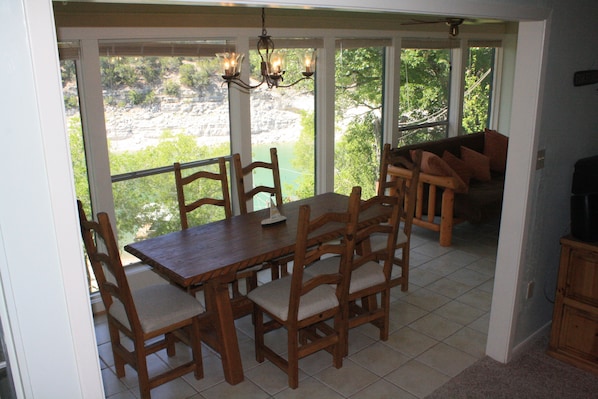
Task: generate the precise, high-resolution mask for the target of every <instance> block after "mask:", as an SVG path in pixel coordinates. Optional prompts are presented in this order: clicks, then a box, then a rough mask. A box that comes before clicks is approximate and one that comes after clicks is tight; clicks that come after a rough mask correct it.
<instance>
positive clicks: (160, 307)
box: [109, 284, 204, 333]
mask: <svg viewBox="0 0 598 399" xmlns="http://www.w3.org/2000/svg"><path fill="white" fill-rule="evenodd" d="M132 295H133V301H134V302H135V307H136V308H137V314H138V315H139V321H140V323H141V328H142V329H143V331H144V332H145V333H150V332H152V331H156V330H159V329H161V328H164V327H167V326H169V325H171V324H174V323H178V322H179V321H182V320H186V319H189V318H191V317H193V316H197V315H199V314H200V313H203V311H204V308H203V306H202V305H201V304H200V303H199V302H198V301H197V300H196V299H195V298H194V297H192V296H191V295H189V294H187V293H186V292H184V291H183V290H181V289H180V288H177V287H175V286H173V285H170V284H157V285H152V286H149V287H145V288H142V289H139V290H137V291H134V292H133V294H132ZM109 313H110V315H111V316H112V317H114V318H115V319H117V320H118V321H120V322H121V323H122V324H124V325H125V326H126V327H128V328H131V327H130V325H129V320H128V319H127V316H126V314H125V308H124V306H123V304H122V303H121V302H119V301H115V302H114V303H113V304H112V306H111V307H110V310H109Z"/></svg>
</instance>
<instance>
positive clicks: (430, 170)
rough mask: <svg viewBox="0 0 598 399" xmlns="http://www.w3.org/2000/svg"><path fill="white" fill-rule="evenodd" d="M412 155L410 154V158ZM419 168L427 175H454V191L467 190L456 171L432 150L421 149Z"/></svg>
mask: <svg viewBox="0 0 598 399" xmlns="http://www.w3.org/2000/svg"><path fill="white" fill-rule="evenodd" d="M413 155H414V154H411V157H412V158H413ZM420 170H421V171H422V172H423V173H427V174H429V175H434V176H449V177H454V178H456V179H457V188H455V191H456V192H459V193H464V192H467V189H468V185H467V184H465V182H464V181H463V179H461V177H460V176H459V175H458V174H457V172H455V171H454V170H453V169H452V168H451V167H450V166H449V165H448V164H447V163H446V162H445V161H443V160H442V158H440V157H439V156H438V155H436V154H434V153H432V152H429V151H422V159H421V166H420Z"/></svg>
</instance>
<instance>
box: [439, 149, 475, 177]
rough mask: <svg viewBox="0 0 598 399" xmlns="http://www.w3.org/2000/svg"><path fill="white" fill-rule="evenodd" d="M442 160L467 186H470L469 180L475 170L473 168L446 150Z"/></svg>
mask: <svg viewBox="0 0 598 399" xmlns="http://www.w3.org/2000/svg"><path fill="white" fill-rule="evenodd" d="M442 160H443V161H445V162H446V163H447V164H448V166H450V167H451V168H452V169H453V170H454V171H455V172H456V173H457V174H458V175H459V177H460V178H461V179H462V180H463V181H464V182H465V184H467V185H469V180H470V179H471V177H472V176H473V169H472V168H471V166H469V165H468V164H466V163H465V162H464V161H463V160H461V159H459V158H457V157H456V156H455V155H453V153H452V152H449V151H446V150H445V151H444V152H443V153H442Z"/></svg>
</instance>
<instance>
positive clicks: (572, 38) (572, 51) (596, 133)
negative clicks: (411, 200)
mask: <svg viewBox="0 0 598 399" xmlns="http://www.w3.org/2000/svg"><path fill="white" fill-rule="evenodd" d="M553 7H554V9H553V13H552V17H551V20H550V34H549V41H548V48H547V54H546V56H547V64H546V75H545V86H544V93H543V96H542V102H541V104H542V117H541V122H540V124H539V129H540V130H539V132H538V148H539V149H545V150H546V160H545V167H544V168H543V169H539V170H538V171H537V172H536V175H535V176H534V178H533V183H532V184H533V187H532V190H533V195H532V202H531V204H532V211H531V215H530V218H531V220H530V228H529V235H528V237H529V240H528V247H527V248H526V253H525V265H524V266H523V268H522V271H521V272H522V278H521V280H520V281H521V283H520V287H519V289H520V293H523V294H522V295H520V296H519V298H521V303H520V304H519V305H520V310H519V311H520V313H519V315H518V323H517V330H516V335H515V344H517V343H520V342H521V341H523V340H524V339H526V338H527V337H529V336H530V335H531V334H532V333H533V332H534V331H536V330H538V329H539V328H541V327H542V326H543V325H545V324H546V323H548V322H549V321H550V320H551V319H552V308H553V307H552V302H551V301H553V300H554V294H555V290H556V279H557V274H558V267H559V253H560V245H559V238H560V237H561V236H563V235H565V234H568V233H569V232H570V215H569V196H570V192H571V181H572V175H573V167H574V164H575V161H577V160H578V159H579V158H583V157H587V156H592V155H598V110H597V107H596V105H597V104H598V91H597V90H598V84H595V85H590V86H583V87H574V86H573V74H574V72H575V71H578V70H584V69H598V25H597V21H598V3H597V2H596V1H595V0H574V1H555V2H554V4H553ZM529 281H533V282H534V283H535V289H534V291H535V292H534V295H533V297H532V298H531V299H529V300H526V299H525V294H524V293H525V291H526V290H527V283H528V282H529Z"/></svg>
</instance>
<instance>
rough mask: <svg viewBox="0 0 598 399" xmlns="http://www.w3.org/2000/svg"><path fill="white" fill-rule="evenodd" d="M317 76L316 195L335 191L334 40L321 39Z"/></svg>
mask: <svg viewBox="0 0 598 399" xmlns="http://www.w3.org/2000/svg"><path fill="white" fill-rule="evenodd" d="M317 63H318V64H317V72H316V85H317V90H316V123H315V126H316V154H315V156H316V193H317V194H320V193H325V192H330V191H334V92H335V81H334V69H335V39H334V38H333V37H326V38H324V47H323V48H322V49H319V50H318V59H317Z"/></svg>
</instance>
